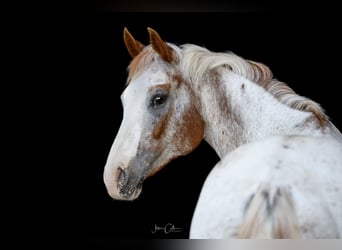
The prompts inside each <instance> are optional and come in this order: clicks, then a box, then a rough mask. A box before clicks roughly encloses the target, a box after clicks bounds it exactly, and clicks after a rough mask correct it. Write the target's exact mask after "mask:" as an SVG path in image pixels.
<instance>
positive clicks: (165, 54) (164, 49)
mask: <svg viewBox="0 0 342 250" xmlns="http://www.w3.org/2000/svg"><path fill="white" fill-rule="evenodd" d="M147 30H148V33H149V34H150V42H151V45H152V48H153V50H154V51H156V52H157V53H158V54H159V56H160V57H161V58H162V59H163V60H164V61H166V62H168V63H172V62H173V61H174V55H173V49H172V48H171V47H170V46H169V45H167V44H166V42H164V41H163V40H162V39H161V38H160V36H159V34H158V33H157V32H156V31H155V30H154V29H151V28H150V27H148V28H147Z"/></svg>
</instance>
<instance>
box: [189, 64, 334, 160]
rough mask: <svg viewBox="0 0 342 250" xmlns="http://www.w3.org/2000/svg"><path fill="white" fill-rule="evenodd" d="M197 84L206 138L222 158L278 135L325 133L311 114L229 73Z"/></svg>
mask: <svg viewBox="0 0 342 250" xmlns="http://www.w3.org/2000/svg"><path fill="white" fill-rule="evenodd" d="M193 84H195V85H196V86H193V87H194V89H195V90H196V91H197V96H198V98H199V100H200V102H201V104H200V107H199V109H200V110H201V114H202V117H203V120H204V123H205V134H204V139H205V140H206V141H207V142H208V143H209V144H210V145H211V146H212V147H213V148H214V149H215V151H216V152H217V154H218V156H219V157H220V158H222V157H223V156H224V155H226V154H227V153H229V152H230V151H232V150H234V149H235V148H237V147H239V146H240V145H242V144H245V143H249V142H253V141H257V140H262V139H265V138H267V137H270V136H274V135H291V134H292V135H293V134H296V135H308V134H312V135H321V134H322V133H323V132H322V129H321V128H320V125H319V122H318V120H317V119H316V117H315V116H314V115H313V114H312V113H311V112H303V111H299V110H296V109H293V108H290V107H288V106H287V105H285V104H283V103H281V102H279V101H278V100H277V99H276V98H275V97H273V96H272V95H271V94H270V93H268V92H266V90H265V89H264V88H263V87H261V86H259V85H258V84H256V83H253V82H251V81H249V80H248V79H245V78H243V77H241V76H239V75H237V74H235V73H233V72H231V71H229V70H223V71H221V72H218V71H216V72H212V73H211V74H210V75H209V77H208V76H207V77H206V78H204V79H202V80H201V81H199V82H196V83H193ZM332 126H333V125H332Z"/></svg>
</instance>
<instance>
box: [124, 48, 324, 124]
mask: <svg viewBox="0 0 342 250" xmlns="http://www.w3.org/2000/svg"><path fill="white" fill-rule="evenodd" d="M168 45H169V46H170V47H172V48H173V50H174V53H176V56H177V57H178V58H181V60H180V64H181V65H180V67H181V68H182V71H183V73H184V77H185V78H186V79H189V80H190V81H192V82H198V81H200V80H201V79H203V77H204V76H206V75H208V74H209V72H210V71H211V70H213V69H215V68H218V67H225V68H228V69H230V70H231V71H232V72H234V73H236V74H238V75H240V76H242V77H245V78H246V79H248V80H250V81H252V82H254V83H256V84H258V85H260V86H261V87H263V88H264V89H265V90H266V91H267V92H268V93H270V94H271V95H273V96H274V97H275V98H276V99H277V100H278V101H280V102H281V103H283V104H285V105H287V106H289V107H291V108H293V109H296V110H300V111H304V112H311V113H312V114H313V115H314V116H315V117H316V118H317V119H318V121H319V123H320V125H323V124H324V122H325V121H327V120H328V117H327V116H326V114H325V113H324V111H323V109H322V108H321V106H320V105H319V104H318V103H316V102H314V101H312V100H311V99H309V98H307V97H304V96H300V95H298V94H296V93H295V92H294V91H293V90H292V89H291V88H290V87H289V86H288V85H287V84H286V83H284V82H281V81H278V80H277V79H275V78H273V74H272V72H271V70H270V69H269V68H268V67H267V66H266V65H264V64H262V63H258V62H254V61H250V60H245V59H243V58H241V57H239V56H237V55H235V54H234V53H232V52H226V53H217V52H211V51H209V50H207V49H205V48H203V47H200V46H197V45H192V44H185V45H182V46H181V47H180V48H179V47H177V46H175V45H173V44H170V43H168ZM155 60H160V63H161V64H164V65H165V66H166V67H167V64H166V63H165V62H163V61H162V60H161V59H160V58H159V56H158V54H157V53H155V52H154V51H153V49H152V48H151V46H146V47H145V48H144V49H143V51H141V53H140V54H139V55H137V56H136V57H135V58H134V59H133V60H132V62H131V63H130V65H129V67H128V69H129V75H128V79H127V84H129V82H130V81H131V80H133V79H135V78H136V77H137V76H139V75H140V74H141V73H142V72H143V71H144V70H146V69H147V68H148V67H149V66H150V65H151V64H152V63H153V62H154V61H155Z"/></svg>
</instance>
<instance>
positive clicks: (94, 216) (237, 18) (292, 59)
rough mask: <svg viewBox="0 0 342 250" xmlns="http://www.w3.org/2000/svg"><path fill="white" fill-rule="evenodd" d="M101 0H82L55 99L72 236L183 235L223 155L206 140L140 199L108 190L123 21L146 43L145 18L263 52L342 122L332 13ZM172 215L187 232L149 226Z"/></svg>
mask: <svg viewBox="0 0 342 250" xmlns="http://www.w3.org/2000/svg"><path fill="white" fill-rule="evenodd" d="M101 8H102V9H101ZM101 8H100V10H97V11H94V9H92V8H90V7H89V5H86V6H83V9H82V11H81V13H80V16H79V20H78V25H77V26H75V27H74V30H73V31H72V33H73V35H76V40H75V41H76V43H72V45H73V46H72V47H69V48H68V50H67V51H68V52H70V54H71V55H72V57H71V58H70V60H71V63H70V62H68V65H69V66H68V68H67V71H70V72H72V73H73V76H72V78H68V79H64V80H65V81H64V82H63V84H62V85H61V87H59V91H58V93H61V98H60V99H59V98H56V99H58V106H57V107H55V109H56V110H57V112H59V113H60V120H59V122H58V123H57V124H59V125H60V126H59V127H58V129H57V128H56V127H54V126H52V129H51V130H52V131H55V130H56V129H57V130H59V131H61V138H58V139H59V140H62V144H61V145H62V146H60V144H58V145H59V146H56V148H57V149H58V150H60V152H63V155H62V156H63V157H60V155H59V154H58V153H57V154H56V155H54V159H58V160H56V161H58V163H59V164H60V165H61V168H60V169H58V170H57V171H58V172H60V174H61V175H62V176H63V177H66V179H67V180H68V181H66V182H65V183H64V178H63V179H61V181H60V185H62V186H63V187H65V190H64V189H63V191H66V192H67V197H68V198H70V199H64V197H63V195H59V196H57V197H56V200H55V201H54V202H53V204H58V205H56V206H58V207H61V210H60V211H62V212H63V219H62V220H60V221H59V219H58V218H59V217H58V216H57V217H55V215H57V214H59V212H52V214H51V217H54V219H56V218H57V219H56V220H57V221H58V222H59V223H63V228H64V229H65V230H63V231H66V232H68V237H71V239H72V242H73V244H74V246H82V247H85V246H97V247H98V246H102V245H106V244H107V245H109V246H112V245H113V246H115V239H142V238H187V237H188V236H189V228H190V222H191V218H192V213H193V211H194V208H195V205H196V202H197V198H198V195H199V193H200V190H201V186H202V184H203V181H204V180H205V178H206V176H207V174H208V173H209V171H210V170H211V168H212V167H213V166H214V165H215V164H216V162H217V161H218V157H217V156H216V154H215V152H214V151H213V149H211V148H210V147H209V146H208V145H207V144H206V143H205V142H203V143H202V144H201V145H200V146H199V147H198V148H197V149H196V150H195V151H194V152H193V153H191V154H190V155H188V156H185V157H181V158H179V159H176V160H175V161H173V162H172V163H170V164H169V165H168V166H167V167H166V168H164V169H163V170H162V171H161V172H159V173H158V174H157V175H155V176H154V177H152V178H151V179H148V180H147V181H146V182H145V184H144V188H143V193H142V194H141V196H140V197H139V199H138V200H136V201H133V202H122V201H114V200H112V199H111V198H110V197H109V196H108V195H107V192H106V189H105V186H104V183H103V180H102V174H103V167H104V165H105V162H106V158H107V156H108V153H109V150H110V147H111V145H112V143H113V140H114V138H115V135H116V133H117V131H118V128H119V126H120V123H121V118H122V107H121V103H120V98H119V97H120V94H121V92H122V91H123V89H124V84H125V81H126V78H127V71H126V68H127V66H128V64H129V62H130V57H129V55H128V53H127V51H126V49H125V46H124V44H123V39H122V32H123V28H124V27H128V28H129V30H130V32H131V33H132V34H133V35H134V37H135V38H136V39H138V40H139V41H141V42H143V43H145V44H148V33H147V30H146V28H147V27H152V28H154V29H155V30H156V31H158V32H159V34H160V35H161V36H162V38H163V39H164V40H165V41H168V42H173V43H175V44H178V45H180V44H184V43H193V44H197V45H200V46H205V47H206V48H208V49H210V50H213V51H233V52H234V53H235V54H237V55H239V56H242V57H244V58H246V59H251V60H254V61H259V62H263V63H264V64H266V65H268V66H269V67H270V68H271V70H272V71H273V73H274V76H275V77H276V78H278V79H279V80H282V81H284V82H286V83H288V84H289V85H290V86H291V87H292V88H293V89H294V90H295V91H296V92H297V93H298V94H301V95H304V96H307V97H310V98H312V99H313V100H315V101H317V102H318V103H320V104H321V105H322V106H323V108H324V109H325V110H326V111H327V114H328V115H329V116H330V118H331V120H332V121H333V122H334V123H335V125H336V126H337V127H338V128H341V127H342V120H341V118H340V117H339V114H340V112H339V104H338V103H339V100H340V98H339V96H340V93H339V90H338V88H339V84H340V83H339V80H338V77H337V76H338V73H339V72H340V71H341V70H340V63H339V60H338V59H339V56H340V44H341V38H340V37H339V35H338V34H339V32H337V31H338V30H339V20H338V19H339V18H338V17H337V16H335V15H322V14H319V13H317V12H305V11H303V10H299V11H296V9H294V10H293V9H286V10H281V9H278V8H275V9H271V10H269V9H267V8H265V9H263V8H261V9H258V8H255V9H253V8H251V9H250V8H247V9H243V8H242V9H240V10H239V11H221V12H115V11H114V12H113V11H112V10H111V11H105V10H106V8H105V10H104V9H103V5H102V7H101ZM107 10H110V8H109V9H107ZM224 10H225V9H224ZM336 59H337V60H336ZM67 60H68V59H67ZM75 73H76V74H75ZM60 129H61V130H60ZM58 150H57V151H58ZM64 156H65V157H64ZM58 197H59V198H58ZM64 213H65V214H64ZM166 223H172V224H174V225H175V226H177V227H181V228H182V232H181V233H173V234H167V235H166V234H163V233H160V232H159V233H157V234H152V233H151V230H152V229H153V227H154V225H155V224H158V225H163V224H166Z"/></svg>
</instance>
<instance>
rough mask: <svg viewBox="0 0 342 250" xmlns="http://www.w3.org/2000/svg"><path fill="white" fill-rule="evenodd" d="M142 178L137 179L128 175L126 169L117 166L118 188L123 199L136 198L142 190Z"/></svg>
mask: <svg viewBox="0 0 342 250" xmlns="http://www.w3.org/2000/svg"><path fill="white" fill-rule="evenodd" d="M143 182H144V178H140V179H137V178H136V177H131V176H129V175H128V174H127V173H126V171H125V170H124V169H122V168H119V175H118V190H119V193H120V196H121V198H122V199H124V200H134V199H136V198H138V196H139V195H140V193H141V191H142V187H143Z"/></svg>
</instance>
